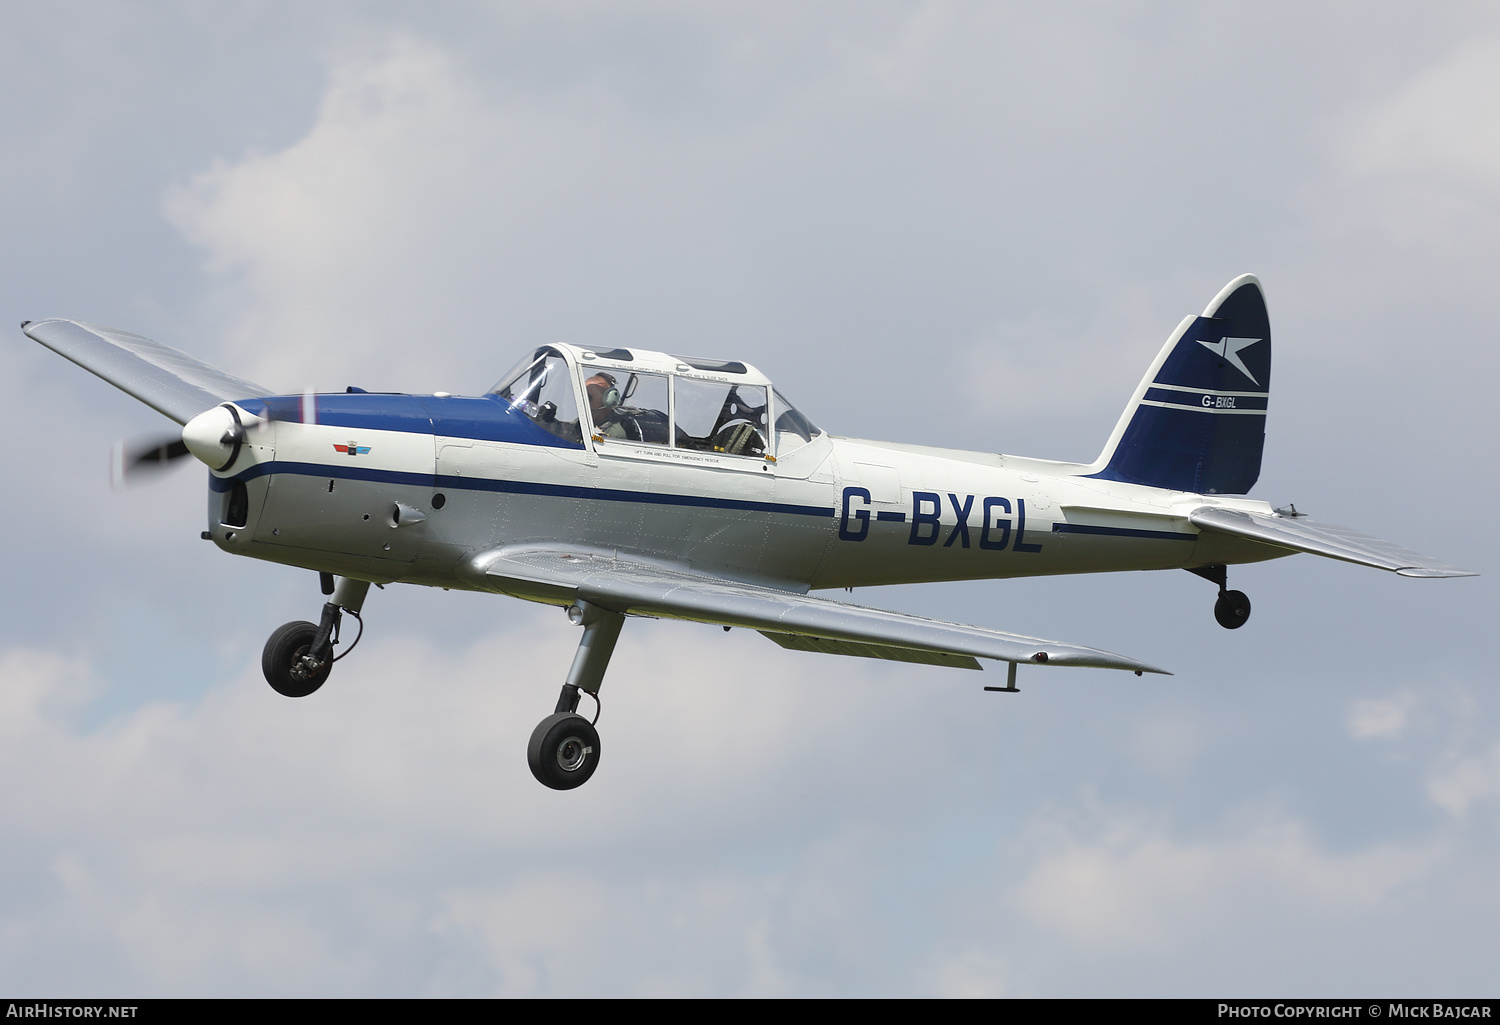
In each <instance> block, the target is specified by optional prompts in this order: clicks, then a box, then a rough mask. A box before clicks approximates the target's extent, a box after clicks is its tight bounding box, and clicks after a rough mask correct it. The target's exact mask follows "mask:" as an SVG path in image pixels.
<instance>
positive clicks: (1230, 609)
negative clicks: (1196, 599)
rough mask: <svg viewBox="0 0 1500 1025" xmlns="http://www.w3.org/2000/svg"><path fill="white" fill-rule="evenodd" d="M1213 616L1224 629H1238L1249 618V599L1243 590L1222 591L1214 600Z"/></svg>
mask: <svg viewBox="0 0 1500 1025" xmlns="http://www.w3.org/2000/svg"><path fill="white" fill-rule="evenodd" d="M1214 618H1215V619H1217V620H1218V621H1219V625H1220V626H1222V627H1223V628H1224V629H1226V630H1238V629H1239V628H1240V627H1242V626H1244V625H1245V621H1246V620H1248V619H1249V618H1250V599H1249V598H1247V597H1246V596H1245V592H1244V591H1224V592H1222V593H1220V595H1219V600H1218V601H1216V602H1214Z"/></svg>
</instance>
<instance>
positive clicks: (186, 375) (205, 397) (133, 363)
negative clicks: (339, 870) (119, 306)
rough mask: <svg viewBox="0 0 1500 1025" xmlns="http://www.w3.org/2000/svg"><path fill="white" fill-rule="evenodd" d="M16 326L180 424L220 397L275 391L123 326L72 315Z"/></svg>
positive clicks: (245, 396) (224, 399)
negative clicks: (132, 332) (86, 320)
mask: <svg viewBox="0 0 1500 1025" xmlns="http://www.w3.org/2000/svg"><path fill="white" fill-rule="evenodd" d="M22 330H23V331H25V332H26V334H27V336H29V337H30V338H32V339H34V340H36V341H38V342H41V343H42V344H43V345H45V346H46V347H47V348H49V349H51V350H52V351H53V352H55V353H57V354H58V355H60V356H63V357H66V358H67V359H70V360H72V361H73V362H74V363H77V364H78V365H79V366H81V367H83V369H85V370H87V371H89V372H90V373H92V374H96V375H97V376H99V377H102V378H104V380H106V381H108V382H109V383H110V384H112V385H114V386H115V387H116V388H118V389H120V390H121V391H123V392H125V393H126V394H127V395H130V396H131V397H132V398H136V399H139V400H140V401H142V402H144V403H145V404H146V405H148V406H150V407H151V408H152V409H154V410H156V411H157V412H158V413H161V414H163V415H164V416H168V417H171V418H172V419H173V420H176V421H177V422H178V423H180V424H185V423H187V422H188V421H189V420H191V419H192V418H193V417H195V416H197V415H198V414H199V413H201V412H203V411H204V410H205V409H210V408H212V407H214V406H217V405H218V404H219V403H221V402H231V401H234V400H235V399H249V398H259V397H261V396H266V395H274V394H276V393H275V392H273V391H271V390H270V389H269V388H264V387H262V386H260V385H258V384H254V383H252V382H250V381H246V380H243V379H242V378H238V377H235V376H234V375H233V374H226V373H225V372H224V371H222V370H218V369H216V368H214V367H211V366H209V365H208V364H207V363H204V362H203V361H202V360H198V359H194V358H193V357H192V356H189V355H188V354H187V353H185V352H179V351H178V350H176V349H174V348H172V347H170V346H167V345H162V344H161V343H160V342H153V341H152V340H151V339H149V338H142V337H141V336H140V335H133V334H131V333H130V332H128V331H117V330H115V329H114V328H109V327H100V326H99V325H98V324H85V323H83V322H82V321H76V320H33V321H28V322H27V323H26V324H24V325H22Z"/></svg>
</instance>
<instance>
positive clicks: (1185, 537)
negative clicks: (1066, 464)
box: [1052, 523, 1198, 541]
mask: <svg viewBox="0 0 1500 1025" xmlns="http://www.w3.org/2000/svg"><path fill="white" fill-rule="evenodd" d="M1052 533H1054V534H1099V535H1102V536H1104V537H1145V538H1150V539H1152V540H1154V541H1196V540H1198V535H1197V534H1184V533H1181V532H1179V531H1176V530H1139V529H1137V528H1135V527H1095V526H1091V525H1090V524H1087V523H1054V524H1052Z"/></svg>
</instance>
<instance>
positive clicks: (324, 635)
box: [260, 573, 370, 698]
mask: <svg viewBox="0 0 1500 1025" xmlns="http://www.w3.org/2000/svg"><path fill="white" fill-rule="evenodd" d="M369 590H370V584H369V582H368V581H365V580H351V579H349V578H348V577H340V578H339V581H338V585H337V586H334V584H333V577H332V576H331V575H330V574H327V573H325V574H323V593H324V594H326V595H332V598H331V599H330V600H329V601H328V602H326V603H325V604H324V605H323V615H322V618H321V619H320V621H319V622H318V625H316V626H314V625H313V624H311V623H307V622H300V623H287V624H286V625H284V626H282V627H280V628H279V629H278V630H277V631H276V632H275V633H273V634H272V635H271V637H270V639H269V640H267V641H266V647H265V650H264V651H262V652H261V656H260V669H261V672H262V673H264V674H265V677H266V682H267V683H269V684H270V685H271V688H272V689H273V690H274V691H276V693H278V694H284V695H285V696H287V697H289V698H305V697H307V696H308V695H309V694H311V693H312V692H313V691H315V690H317V689H318V688H319V687H321V686H323V683H324V681H325V680H327V679H328V674H329V673H331V672H332V671H333V663H334V662H336V661H338V659H339V658H342V657H343V655H340V656H337V657H335V656H334V654H333V646H334V645H335V644H337V643H338V642H339V626H340V624H341V623H342V621H343V614H344V613H345V612H348V613H350V614H351V615H352V616H354V618H355V619H358V618H359V610H360V608H361V607H362V606H363V605H364V602H365V594H366V593H367V592H368V591H369ZM358 641H359V638H358V637H356V638H355V642H356V643H358ZM353 650H354V646H353V645H350V646H349V651H353ZM349 651H346V652H344V654H345V655H347V654H348V653H349Z"/></svg>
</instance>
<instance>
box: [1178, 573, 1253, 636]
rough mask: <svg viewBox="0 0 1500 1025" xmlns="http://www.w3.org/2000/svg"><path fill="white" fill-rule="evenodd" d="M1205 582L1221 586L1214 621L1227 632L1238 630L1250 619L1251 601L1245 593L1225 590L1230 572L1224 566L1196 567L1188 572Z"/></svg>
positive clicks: (1215, 604) (1215, 606)
mask: <svg viewBox="0 0 1500 1025" xmlns="http://www.w3.org/2000/svg"><path fill="white" fill-rule="evenodd" d="M1188 572H1189V573H1196V574H1197V575H1198V576H1200V577H1202V578H1203V579H1204V580H1208V581H1212V582H1213V583H1215V584H1218V585H1219V600H1218V601H1216V602H1214V619H1216V620H1218V621H1219V625H1220V626H1222V627H1223V628H1224V629H1226V630H1238V629H1239V628H1240V627H1242V626H1244V625H1245V621H1246V620H1248V619H1249V618H1250V599H1249V598H1248V597H1246V596H1245V592H1244V591H1228V590H1225V587H1226V585H1227V584H1228V582H1229V570H1228V568H1227V567H1224V566H1196V567H1193V568H1190V569H1189V570H1188Z"/></svg>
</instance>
